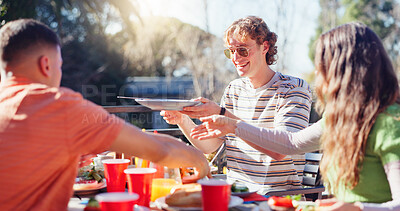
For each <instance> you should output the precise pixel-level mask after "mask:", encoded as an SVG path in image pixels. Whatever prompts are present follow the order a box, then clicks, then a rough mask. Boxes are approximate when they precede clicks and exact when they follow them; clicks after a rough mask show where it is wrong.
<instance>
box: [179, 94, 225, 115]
mask: <svg viewBox="0 0 400 211" xmlns="http://www.w3.org/2000/svg"><path fill="white" fill-rule="evenodd" d="M193 100H194V101H200V102H202V103H203V104H201V105H197V106H188V107H184V108H183V111H181V113H182V114H186V115H188V116H189V117H190V118H196V119H198V118H200V117H206V116H211V115H214V114H219V112H220V110H221V107H219V105H217V104H216V103H214V102H213V101H211V100H209V99H207V98H203V97H199V98H196V99H193Z"/></svg>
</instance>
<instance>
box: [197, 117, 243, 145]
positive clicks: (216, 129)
mask: <svg viewBox="0 0 400 211" xmlns="http://www.w3.org/2000/svg"><path fill="white" fill-rule="evenodd" d="M200 120H201V121H202V122H203V124H201V125H198V126H197V127H195V128H193V129H192V131H191V133H190V136H191V137H192V138H193V139H198V140H203V139H209V138H218V137H221V136H225V135H226V134H228V133H235V129H236V124H237V120H234V119H231V118H229V117H225V116H221V115H213V116H209V117H203V118H200Z"/></svg>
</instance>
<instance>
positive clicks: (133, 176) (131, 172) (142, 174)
mask: <svg viewBox="0 0 400 211" xmlns="http://www.w3.org/2000/svg"><path fill="white" fill-rule="evenodd" d="M156 171H157V170H156V169H154V168H130V169H126V170H124V173H125V174H126V178H127V179H128V191H129V193H137V194H139V200H138V203H137V204H138V205H141V206H145V207H149V206H150V198H151V184H152V181H153V178H154V174H155V173H156Z"/></svg>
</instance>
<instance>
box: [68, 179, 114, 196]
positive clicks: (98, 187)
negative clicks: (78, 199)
mask: <svg viewBox="0 0 400 211" xmlns="http://www.w3.org/2000/svg"><path fill="white" fill-rule="evenodd" d="M105 187H107V183H106V180H105V179H103V180H102V181H101V182H100V184H99V186H96V187H91V188H86V189H80V190H74V193H75V194H86V193H88V194H89V193H92V192H96V191H98V190H100V189H103V188H105Z"/></svg>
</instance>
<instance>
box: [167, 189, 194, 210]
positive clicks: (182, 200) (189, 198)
mask: <svg viewBox="0 0 400 211" xmlns="http://www.w3.org/2000/svg"><path fill="white" fill-rule="evenodd" d="M172 191H173V193H172V194H170V195H168V196H167V197H166V198H165V203H167V204H168V206H171V207H201V205H202V203H201V185H200V184H197V183H191V184H184V185H179V186H176V187H175V188H174V190H172Z"/></svg>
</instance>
